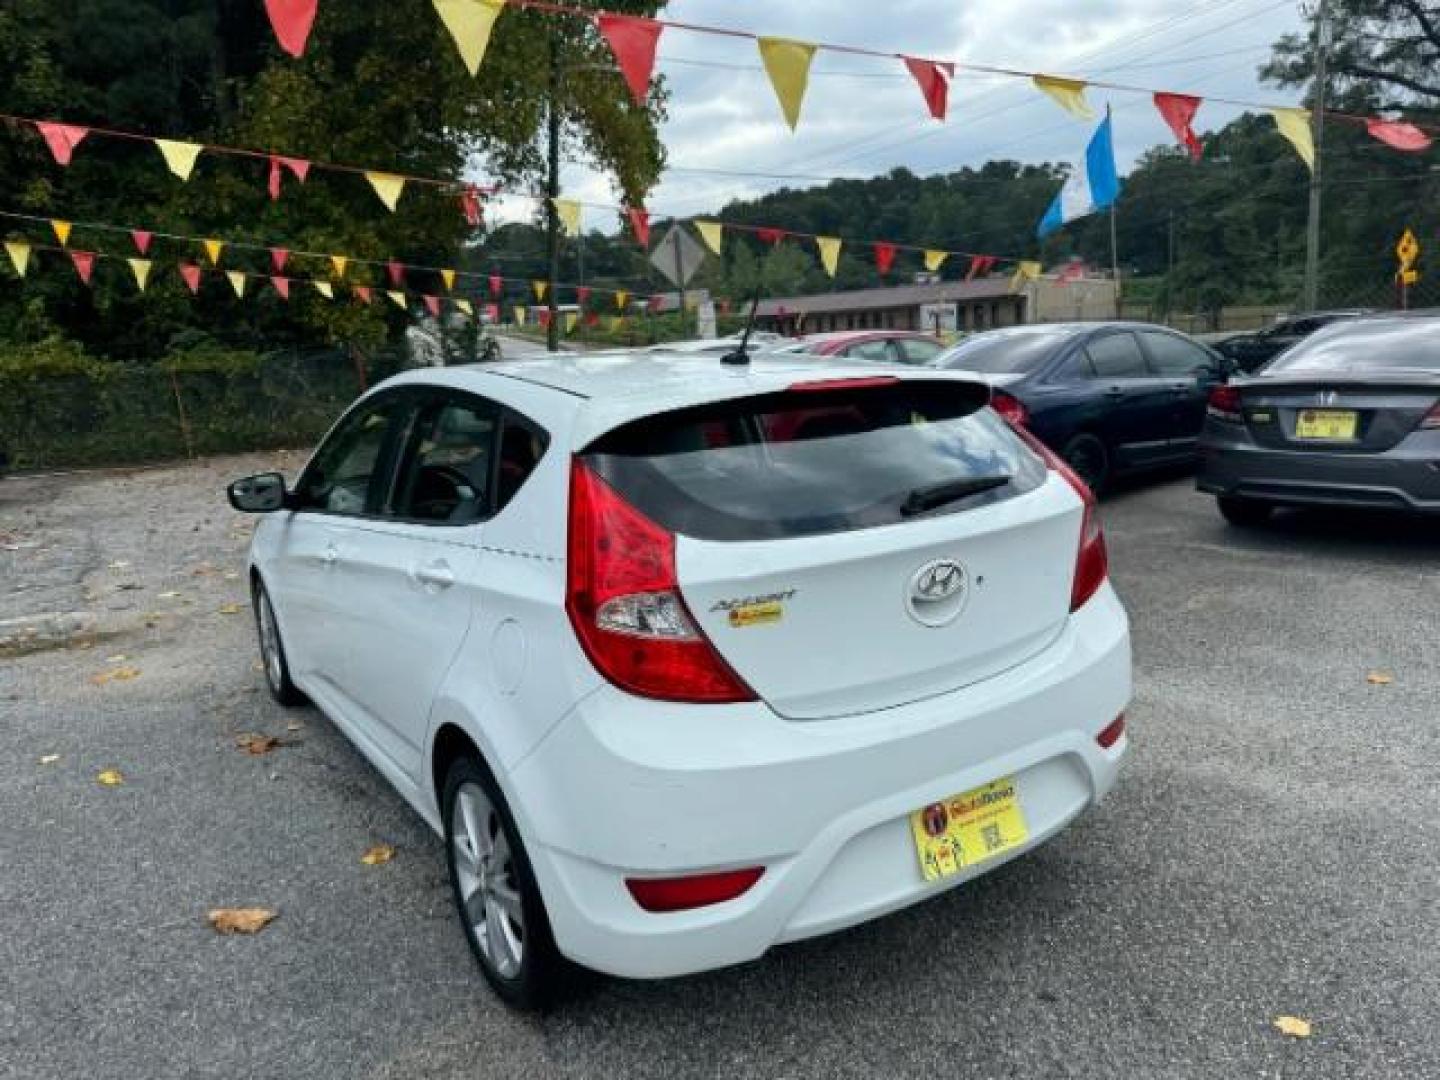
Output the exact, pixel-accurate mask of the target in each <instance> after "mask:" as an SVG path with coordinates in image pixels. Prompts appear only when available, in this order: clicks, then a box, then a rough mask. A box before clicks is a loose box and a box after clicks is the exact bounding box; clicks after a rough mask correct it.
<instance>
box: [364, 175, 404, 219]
mask: <svg viewBox="0 0 1440 1080" xmlns="http://www.w3.org/2000/svg"><path fill="white" fill-rule="evenodd" d="M365 179H366V180H369V181H370V186H371V187H372V188H374V189H375V194H376V195H378V196H380V201H381V202H383V203H384V204H385V209H387V210H389V211H391V212H392V213H393V212H394V210H395V204H396V203H398V202H399V201H400V193H401V192H402V191H404V190H405V178H404V177H403V176H395V175H394V174H393V173H383V172H367V173H366V174H365Z"/></svg>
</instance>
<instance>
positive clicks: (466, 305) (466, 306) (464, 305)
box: [451, 296, 475, 319]
mask: <svg viewBox="0 0 1440 1080" xmlns="http://www.w3.org/2000/svg"><path fill="white" fill-rule="evenodd" d="M451 303H453V304H454V305H455V306H456V307H457V308H459V309H460V310H461V311H463V312H464V313H465V314H466V315H468V316H470V317H471V318H472V319H473V318H474V317H475V309H474V308H473V307H471V306H470V301H469V300H466V299H465V298H464V297H463V296H457V297H455V298H453V299H452V300H451Z"/></svg>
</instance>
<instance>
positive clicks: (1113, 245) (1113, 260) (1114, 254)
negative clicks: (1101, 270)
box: [1105, 104, 1125, 319]
mask: <svg viewBox="0 0 1440 1080" xmlns="http://www.w3.org/2000/svg"><path fill="white" fill-rule="evenodd" d="M1105 122H1106V123H1107V124H1108V123H1109V122H1110V106H1109V105H1108V104H1107V105H1106V106H1105ZM1119 201H1120V198H1119V195H1118V194H1117V195H1116V197H1115V198H1113V199H1111V200H1110V272H1111V274H1112V275H1113V276H1114V278H1115V318H1117V319H1119V318H1122V317H1123V316H1124V314H1125V309H1124V307H1123V306H1122V304H1123V302H1122V301H1121V299H1120V245H1119V242H1118V241H1117V240H1116V239H1115V204H1116V203H1117V202H1119Z"/></svg>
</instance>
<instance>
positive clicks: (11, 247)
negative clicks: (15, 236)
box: [5, 240, 30, 277]
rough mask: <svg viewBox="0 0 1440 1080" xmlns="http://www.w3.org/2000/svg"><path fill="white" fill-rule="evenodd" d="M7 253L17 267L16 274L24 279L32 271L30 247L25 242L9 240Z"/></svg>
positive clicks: (6, 246)
mask: <svg viewBox="0 0 1440 1080" xmlns="http://www.w3.org/2000/svg"><path fill="white" fill-rule="evenodd" d="M5 251H6V253H7V254H8V255H9V256H10V261H11V262H12V263H13V264H14V265H15V273H17V274H19V275H20V276H21V277H24V276H25V272H26V271H27V270H29V269H30V245H29V244H27V243H25V241H24V240H7V241H5Z"/></svg>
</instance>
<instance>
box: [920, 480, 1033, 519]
mask: <svg viewBox="0 0 1440 1080" xmlns="http://www.w3.org/2000/svg"><path fill="white" fill-rule="evenodd" d="M1010 479H1011V478H1010V477H1008V476H975V477H970V478H968V479H965V480H944V481H942V482H940V483H938V484H931V485H929V486H928V487H920V488H916V489H915V490H914V491H912V492H910V494H909V495H907V496H905V501H904V502H903V503H901V504H900V516H901V517H907V518H908V517H915V516H916V515H917V514H923V513H926V512H927V511H930V510H935V509H938V508H939V507H941V506H945V505H946V504H948V503H953V502H959V501H960V500H961V499H968V498H969V497H970V496H972V495H979V494H981V493H982V492H985V491H994V490H995V489H996V488H998V487H1004V486H1005V485H1006V484H1008V483H1009V482H1010Z"/></svg>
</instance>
